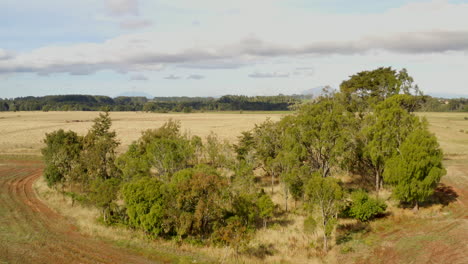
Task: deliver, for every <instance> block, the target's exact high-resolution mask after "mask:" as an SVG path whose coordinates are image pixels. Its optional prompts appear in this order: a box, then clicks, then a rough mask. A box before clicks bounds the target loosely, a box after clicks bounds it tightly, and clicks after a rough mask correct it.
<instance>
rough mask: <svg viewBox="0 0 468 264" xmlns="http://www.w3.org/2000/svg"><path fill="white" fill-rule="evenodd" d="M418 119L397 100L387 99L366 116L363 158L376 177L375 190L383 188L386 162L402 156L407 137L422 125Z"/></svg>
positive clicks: (363, 134) (363, 129) (363, 132)
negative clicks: (397, 154)
mask: <svg viewBox="0 0 468 264" xmlns="http://www.w3.org/2000/svg"><path fill="white" fill-rule="evenodd" d="M419 124H420V123H419V121H418V118H417V117H415V116H414V115H412V114H410V113H408V111H406V110H405V109H403V108H401V107H400V105H399V104H398V102H397V101H395V100H392V99H387V100H385V101H383V102H381V103H379V104H378V105H377V106H376V109H375V112H374V113H373V114H369V115H367V116H366V118H365V120H364V125H363V128H362V136H363V140H364V146H363V158H364V160H365V162H366V164H367V165H368V166H369V167H370V168H371V170H372V172H373V173H374V176H375V190H376V192H377V193H378V192H379V190H380V188H381V187H382V185H383V181H382V175H383V173H384V170H385V164H386V161H387V160H388V159H389V158H391V157H392V156H394V155H396V153H398V151H399V148H400V146H401V144H402V143H403V141H404V140H405V138H406V137H407V135H408V134H409V133H410V132H411V131H412V130H414V129H415V128H416V127H417V126H418V125H419Z"/></svg>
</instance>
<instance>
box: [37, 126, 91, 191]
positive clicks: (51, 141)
mask: <svg viewBox="0 0 468 264" xmlns="http://www.w3.org/2000/svg"><path fill="white" fill-rule="evenodd" d="M44 143H45V144H46V146H45V147H44V148H43V149H42V150H41V151H42V155H43V157H44V161H45V164H46V168H45V170H44V177H45V178H46V180H47V184H48V185H49V186H53V185H55V184H57V183H64V182H65V181H66V180H67V178H68V180H70V179H69V177H70V175H71V173H72V171H73V169H74V167H75V166H77V163H78V161H79V157H80V152H81V150H82V148H83V145H82V138H81V137H80V136H78V135H77V134H76V133H75V132H73V131H68V132H65V131H64V130H63V129H60V130H57V131H54V132H52V133H48V134H46V138H45V139H44Z"/></svg>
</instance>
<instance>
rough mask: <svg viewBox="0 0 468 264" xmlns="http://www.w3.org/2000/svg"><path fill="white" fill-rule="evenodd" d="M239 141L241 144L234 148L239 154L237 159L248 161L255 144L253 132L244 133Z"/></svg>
mask: <svg viewBox="0 0 468 264" xmlns="http://www.w3.org/2000/svg"><path fill="white" fill-rule="evenodd" d="M238 140H239V143H238V144H236V145H234V146H233V147H234V151H235V152H236V154H237V159H238V160H246V159H247V160H248V159H249V156H250V153H251V152H252V151H253V147H254V144H255V142H254V137H253V135H252V132H250V131H243V132H242V135H241V136H239V137H238Z"/></svg>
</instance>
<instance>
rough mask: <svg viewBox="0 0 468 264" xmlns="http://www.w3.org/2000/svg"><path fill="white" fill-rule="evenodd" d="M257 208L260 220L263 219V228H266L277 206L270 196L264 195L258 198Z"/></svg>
mask: <svg viewBox="0 0 468 264" xmlns="http://www.w3.org/2000/svg"><path fill="white" fill-rule="evenodd" d="M257 206H258V208H259V211H260V218H262V219H263V227H264V228H266V224H267V220H268V219H270V218H272V217H273V213H274V210H275V204H274V203H273V201H272V200H271V198H270V196H269V195H268V194H266V193H263V194H261V196H260V198H258V201H257Z"/></svg>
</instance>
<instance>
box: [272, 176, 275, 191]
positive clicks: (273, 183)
mask: <svg viewBox="0 0 468 264" xmlns="http://www.w3.org/2000/svg"><path fill="white" fill-rule="evenodd" d="M274 185H275V174H274V173H271V195H273V186H274Z"/></svg>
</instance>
